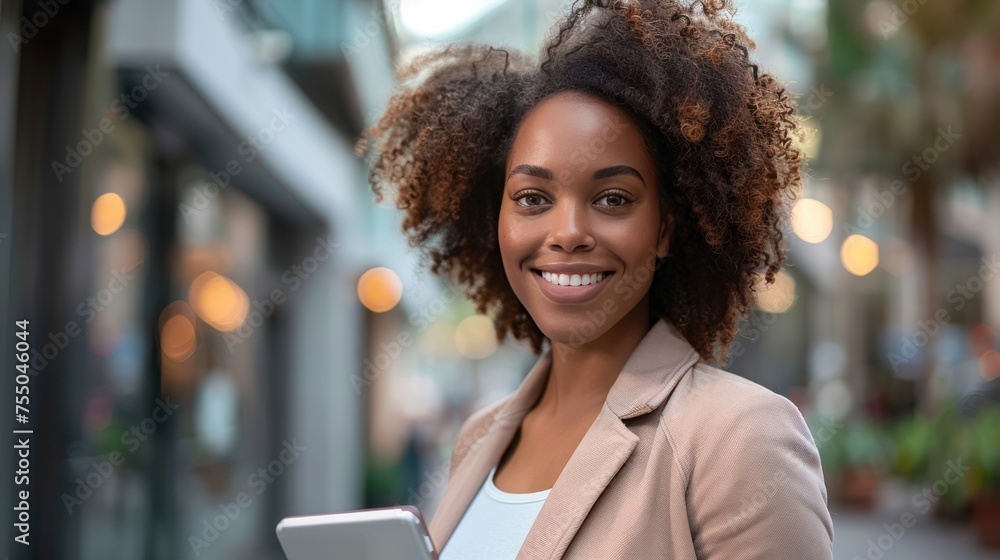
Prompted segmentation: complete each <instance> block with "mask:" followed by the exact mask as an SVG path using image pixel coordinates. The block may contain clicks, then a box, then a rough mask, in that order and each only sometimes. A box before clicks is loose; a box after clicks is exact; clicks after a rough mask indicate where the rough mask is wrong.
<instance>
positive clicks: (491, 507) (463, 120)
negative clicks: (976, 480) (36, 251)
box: [359, 0, 833, 560]
mask: <svg viewBox="0 0 1000 560" xmlns="http://www.w3.org/2000/svg"><path fill="white" fill-rule="evenodd" d="M731 8H732V5H731V4H730V3H729V2H725V1H721V0H718V1H713V2H694V3H685V2H676V1H660V2H651V1H610V2H609V1H596V0H595V1H578V2H577V3H576V4H574V7H573V8H572V10H571V11H570V13H569V14H568V15H567V16H566V18H565V19H564V20H563V21H562V22H561V23H560V25H559V26H558V28H557V30H556V31H555V33H554V34H553V35H552V38H551V39H550V40H549V42H548V44H546V45H545V46H544V48H543V50H542V56H541V61H540V62H541V63H540V64H539V65H535V64H533V63H532V62H531V61H530V60H529V59H527V58H526V57H524V56H522V55H520V54H518V53H515V52H510V51H505V50H497V49H493V48H490V47H483V46H478V45H469V44H463V45H454V46H450V47H447V48H443V49H439V50H437V51H435V52H432V53H431V54H427V55H423V56H421V57H418V58H416V59H415V60H414V61H412V62H411V63H409V64H408V65H406V66H405V67H403V68H402V69H401V70H400V71H399V74H398V77H399V79H400V80H401V81H402V82H404V83H403V86H402V88H401V89H400V90H399V91H398V92H396V94H395V95H394V96H393V98H392V99H391V101H390V106H389V108H388V111H387V112H386V114H385V115H384V116H383V117H382V118H381V119H380V120H379V122H377V123H376V124H375V125H373V126H372V127H371V128H370V129H369V130H368V131H366V138H365V139H364V140H363V141H362V142H360V143H359V149H360V152H359V153H363V152H364V149H366V148H367V147H368V146H371V147H372V148H374V150H375V157H374V160H373V167H372V168H371V176H370V179H371V182H372V186H373V189H374V191H375V193H376V194H377V196H378V198H379V199H381V197H382V196H384V194H385V193H386V192H387V191H388V192H391V194H392V195H393V196H394V198H395V200H396V202H397V205H398V206H399V207H400V208H404V209H405V210H406V212H405V218H404V221H403V224H402V227H403V230H404V232H406V233H407V234H408V237H409V241H410V243H411V245H413V246H415V247H422V248H423V250H424V253H423V255H424V256H425V257H426V259H427V261H429V262H428V264H429V268H430V270H431V271H432V272H433V273H436V274H445V275H448V276H449V277H450V278H452V279H453V280H454V281H456V282H458V283H460V284H461V285H463V286H465V287H466V290H467V294H468V296H469V297H470V299H472V301H474V302H475V303H476V305H477V307H478V308H479V310H480V312H483V313H490V314H491V315H492V316H493V317H494V319H495V324H496V327H497V332H498V335H499V337H500V338H501V339H503V338H504V337H506V336H507V335H508V334H510V335H512V336H513V337H514V338H515V339H520V340H526V341H528V342H529V343H530V345H531V348H532V350H533V351H534V352H535V354H537V355H540V357H539V358H538V360H537V362H536V363H535V366H534V367H533V368H532V369H531V371H530V372H529V374H528V375H527V377H526V378H525V379H524V381H523V382H522V384H521V385H520V387H519V388H518V389H517V390H516V392H515V393H513V394H512V395H510V396H508V397H506V398H504V399H502V400H501V401H500V402H498V403H495V404H493V405H491V406H488V407H486V408H485V409H483V410H480V411H478V412H476V413H475V414H473V415H472V416H471V417H470V418H469V419H467V420H466V421H465V422H464V423H463V425H462V427H461V428H460V431H459V434H458V439H457V442H456V444H455V449H454V452H453V454H452V460H451V465H450V479H449V483H448V486H447V488H446V489H445V492H444V495H443V498H442V501H441V503H440V504H439V506H438V508H437V511H436V513H435V515H434V517H433V519H432V521H431V524H430V530H431V535H432V538H433V540H434V541H435V543H436V545H437V546H438V548H439V550H443V552H442V556H441V558H442V559H443V560H452V559H464V558H515V557H516V558H517V559H526V558H598V559H613V558H621V559H647V558H671V559H674V560H682V559H691V560H694V559H704V560H733V559H761V560H763V559H768V560H771V559H795V560H805V559H809V560H814V559H823V558H832V539H833V528H832V523H831V519H830V515H829V513H828V511H827V507H826V500H827V494H826V488H825V486H824V483H823V474H822V471H821V468H820V462H819V455H818V452H817V449H816V445H815V442H814V441H813V439H812V436H811V435H810V433H809V431H808V429H807V427H806V425H805V422H804V421H803V419H802V416H801V414H800V413H799V411H798V409H796V408H795V406H794V405H792V404H791V403H790V402H789V401H788V400H787V399H785V398H784V397H781V396H779V395H776V394H775V393H773V392H771V391H769V390H767V389H765V388H763V387H761V386H760V385H757V384H755V383H752V382H750V381H747V380H745V379H742V378H740V377H737V376H735V375H733V374H730V373H727V372H724V371H722V370H720V369H716V368H714V367H712V366H710V365H708V362H709V361H712V360H717V361H721V360H725V358H726V355H727V353H726V348H727V346H728V345H729V343H730V342H731V341H732V339H733V335H734V333H735V331H736V330H737V324H738V321H739V320H740V319H741V318H742V317H745V316H746V315H747V313H748V312H749V309H750V307H751V306H752V304H753V295H754V294H753V286H754V285H755V282H756V278H757V277H758V274H763V275H764V276H765V278H766V279H767V281H768V282H773V279H774V275H775V274H776V273H777V271H778V270H779V269H780V267H781V265H782V263H783V261H784V259H785V253H784V250H783V248H782V246H781V239H782V233H781V227H780V226H781V221H782V220H783V218H784V211H785V209H786V208H787V207H788V205H787V202H788V201H789V200H790V199H791V198H793V197H794V194H795V193H796V191H797V189H798V188H799V187H800V184H801V178H800V168H801V165H802V162H801V155H800V152H799V151H798V150H797V149H796V148H795V147H794V145H793V144H792V137H793V135H794V134H795V133H796V132H797V129H796V125H795V121H794V120H793V111H794V107H795V106H794V102H793V101H791V100H789V98H788V97H787V95H786V94H785V92H784V90H783V89H782V87H781V86H780V85H779V84H778V82H777V81H775V79H774V78H772V77H771V76H769V75H766V74H763V75H762V74H760V73H759V72H758V69H757V67H756V66H755V65H754V64H752V63H751V62H750V60H749V59H748V50H747V46H746V45H752V43H751V42H750V40H749V39H748V38H747V37H746V35H745V34H744V32H743V30H742V28H740V27H739V26H738V25H736V24H735V23H733V22H732V21H731V19H730V17H731V16H730V14H731V12H732V10H731ZM407 82H410V83H407Z"/></svg>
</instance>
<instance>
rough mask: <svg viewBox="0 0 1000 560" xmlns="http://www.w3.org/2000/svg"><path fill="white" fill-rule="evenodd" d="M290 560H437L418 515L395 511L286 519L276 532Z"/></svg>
mask: <svg viewBox="0 0 1000 560" xmlns="http://www.w3.org/2000/svg"><path fill="white" fill-rule="evenodd" d="M275 533H277V535H278V542H280V543H281V549H282V550H283V551H284V552H285V556H286V557H287V558H288V560H437V557H438V553H437V551H436V550H435V549H434V543H433V541H431V537H430V535H429V534H428V533H427V524H426V523H424V518H423V516H421V515H420V510H418V509H417V508H415V507H413V506H395V507H385V508H374V509H362V510H352V511H344V512H340V513H327V514H321V515H302V516H297V517H286V518H284V519H282V520H281V522H279V523H278V526H277V527H276V528H275Z"/></svg>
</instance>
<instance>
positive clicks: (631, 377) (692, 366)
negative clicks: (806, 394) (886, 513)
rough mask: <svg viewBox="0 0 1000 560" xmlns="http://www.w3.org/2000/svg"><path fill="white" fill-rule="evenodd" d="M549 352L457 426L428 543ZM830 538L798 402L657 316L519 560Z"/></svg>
mask: <svg viewBox="0 0 1000 560" xmlns="http://www.w3.org/2000/svg"><path fill="white" fill-rule="evenodd" d="M551 359H552V354H551V350H549V351H547V352H546V353H545V354H544V355H543V356H542V357H540V358H539V359H538V361H537V362H536V363H535V365H534V367H533V368H532V369H531V371H530V372H529V373H528V375H527V377H525V379H524V380H523V381H522V383H521V385H520V386H519V387H518V389H517V390H516V391H515V392H514V393H513V394H511V395H509V396H507V397H505V398H503V399H501V400H500V401H498V402H496V403H494V404H492V405H489V406H487V407H485V408H483V409H481V410H478V411H477V412H475V413H474V414H473V415H472V416H470V417H469V418H468V419H467V420H466V421H465V422H464V423H463V424H462V426H461V428H460V430H459V434H458V438H457V440H456V443H455V448H454V451H453V453H452V457H451V465H450V469H449V470H450V478H449V480H448V485H447V487H446V488H445V491H444V494H443V496H442V499H441V501H440V503H439V505H438V507H437V510H436V511H435V513H434V516H433V518H432V519H431V522H430V526H429V530H430V534H431V538H432V539H433V540H434V543H435V545H436V546H437V548H438V550H443V549H444V548H446V546H447V543H448V538H449V537H450V536H451V534H452V532H453V531H454V530H455V528H456V527H457V526H458V522H459V520H461V518H462V515H463V514H464V513H465V510H466V508H468V506H469V504H470V503H471V502H472V499H473V498H474V497H475V495H476V493H477V492H478V490H479V488H480V486H481V485H482V484H483V482H484V481H485V480H486V475H487V474H489V471H490V469H491V468H492V467H493V466H495V465H496V464H497V463H498V462H499V460H500V457H501V456H502V455H503V453H504V452H505V451H506V449H507V446H508V444H509V443H510V442H511V439H512V438H513V436H514V433H515V431H516V430H517V428H518V426H519V425H520V423H521V419H522V418H523V417H524V415H525V412H527V410H528V409H529V408H530V406H531V405H532V404H533V403H534V402H535V400H536V398H537V397H538V396H539V395H540V394H541V391H542V389H543V388H544V386H545V381H546V378H547V377H548V373H549V365H550V363H551ZM832 547H833V523H832V521H831V518H830V513H829V511H828V509H827V493H826V486H825V485H824V482H823V472H822V469H821V467H820V461H819V453H818V452H817V448H816V444H815V442H814V441H813V438H812V435H811V434H810V432H809V429H808V428H807V427H806V423H805V421H804V420H803V418H802V415H801V413H800V412H799V410H798V409H797V408H796V407H795V405H793V404H792V403H791V402H790V401H789V400H788V399H786V398H785V397H783V396H780V395H777V394H775V393H773V392H771V391H770V390H768V389H765V388H764V387H762V386H760V385H758V384H756V383H753V382H751V381H749V380H746V379H744V378H741V377H738V376H736V375H734V374H731V373H727V372H725V371H722V370H719V369H716V368H713V367H711V366H709V365H707V364H705V363H704V362H703V361H701V360H700V358H699V356H698V353H697V352H696V351H695V350H694V349H693V348H692V347H691V345H690V344H689V343H688V342H687V341H686V340H685V339H684V337H683V336H682V335H681V334H680V332H679V331H678V330H677V329H676V328H675V327H674V326H673V325H672V324H671V323H669V322H668V321H667V320H666V319H663V320H660V321H659V322H657V323H656V324H655V325H654V326H653V327H652V328H651V329H650V331H649V332H648V333H647V334H646V336H645V337H644V338H643V339H642V341H641V342H640V343H639V345H638V346H637V347H636V349H635V351H634V352H633V353H632V355H631V356H630V357H629V359H628V360H627V361H626V363H625V366H624V367H623V368H622V371H621V373H620V374H619V375H618V378H617V379H616V381H615V383H614V385H613V386H612V387H611V390H610V392H609V393H608V397H607V400H606V401H605V403H604V406H603V408H602V409H601V411H600V413H599V414H598V416H597V419H596V420H595V421H594V423H593V424H592V425H591V426H590V429H589V430H588V431H587V433H586V435H585V436H584V437H583V440H582V441H581V442H580V445H579V447H577V449H576V450H575V452H574V453H573V455H572V456H571V457H570V459H569V462H568V463H567V464H566V467H565V468H564V469H563V471H562V472H561V473H560V475H559V478H558V479H557V480H556V482H555V485H554V486H553V488H552V491H551V492H550V493H549V495H548V498H547V499H546V501H545V504H544V505H543V506H542V508H541V511H539V513H538V517H537V518H536V519H535V522H534V525H532V526H531V530H530V531H529V532H528V535H527V538H526V539H525V541H524V544H523V545H522V547H521V550H520V552H519V553H518V555H517V560H526V559H529V558H530V559H542V558H545V559H557V558H567V559H580V558H593V559H599V560H613V559H622V560H647V559H660V558H663V559H670V560H695V559H699V560H751V559H753V560H823V559H832V558H833V550H832ZM470 560H471V559H470Z"/></svg>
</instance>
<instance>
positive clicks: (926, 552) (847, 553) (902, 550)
mask: <svg viewBox="0 0 1000 560" xmlns="http://www.w3.org/2000/svg"><path fill="white" fill-rule="evenodd" d="M915 493H916V492H915V491H913V490H908V489H906V488H902V487H898V486H888V487H887V488H886V489H885V492H884V494H883V500H882V506H881V507H880V508H879V509H878V511H875V512H871V513H860V512H856V511H853V510H850V509H846V508H844V507H842V506H840V505H838V504H834V503H831V504H830V514H831V515H832V516H833V525H834V535H833V552H834V560H1000V551H987V550H983V549H980V548H979V547H978V546H977V544H976V538H975V534H974V533H973V530H972V527H971V525H969V524H955V523H950V522H945V521H942V520H940V519H937V518H935V517H934V516H933V514H932V513H923V512H922V511H921V510H920V509H918V508H916V507H914V505H913V503H912V496H913V495H914V494H915ZM907 513H909V514H910V515H912V516H913V517H912V519H913V521H912V522H911V526H910V527H908V528H906V527H903V525H902V524H900V518H901V516H903V515H904V514H907ZM907 519H909V518H907ZM885 525H889V526H890V529H887V528H886V526H885ZM900 528H902V531H900ZM869 541H871V542H869Z"/></svg>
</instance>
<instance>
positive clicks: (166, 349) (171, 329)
mask: <svg viewBox="0 0 1000 560" xmlns="http://www.w3.org/2000/svg"><path fill="white" fill-rule="evenodd" d="M197 346H198V344H197V337H196V336H195V331H194V325H193V324H191V320H190V319H188V318H187V317H185V316H184V315H174V316H173V317H171V318H169V319H167V322H166V323H164V324H163V329H161V330H160V348H162V349H163V353H164V354H165V355H166V356H167V357H168V358H170V359H171V360H173V361H175V362H183V361H184V360H186V359H188V358H189V357H190V356H191V354H194V351H195V348H197Z"/></svg>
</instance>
